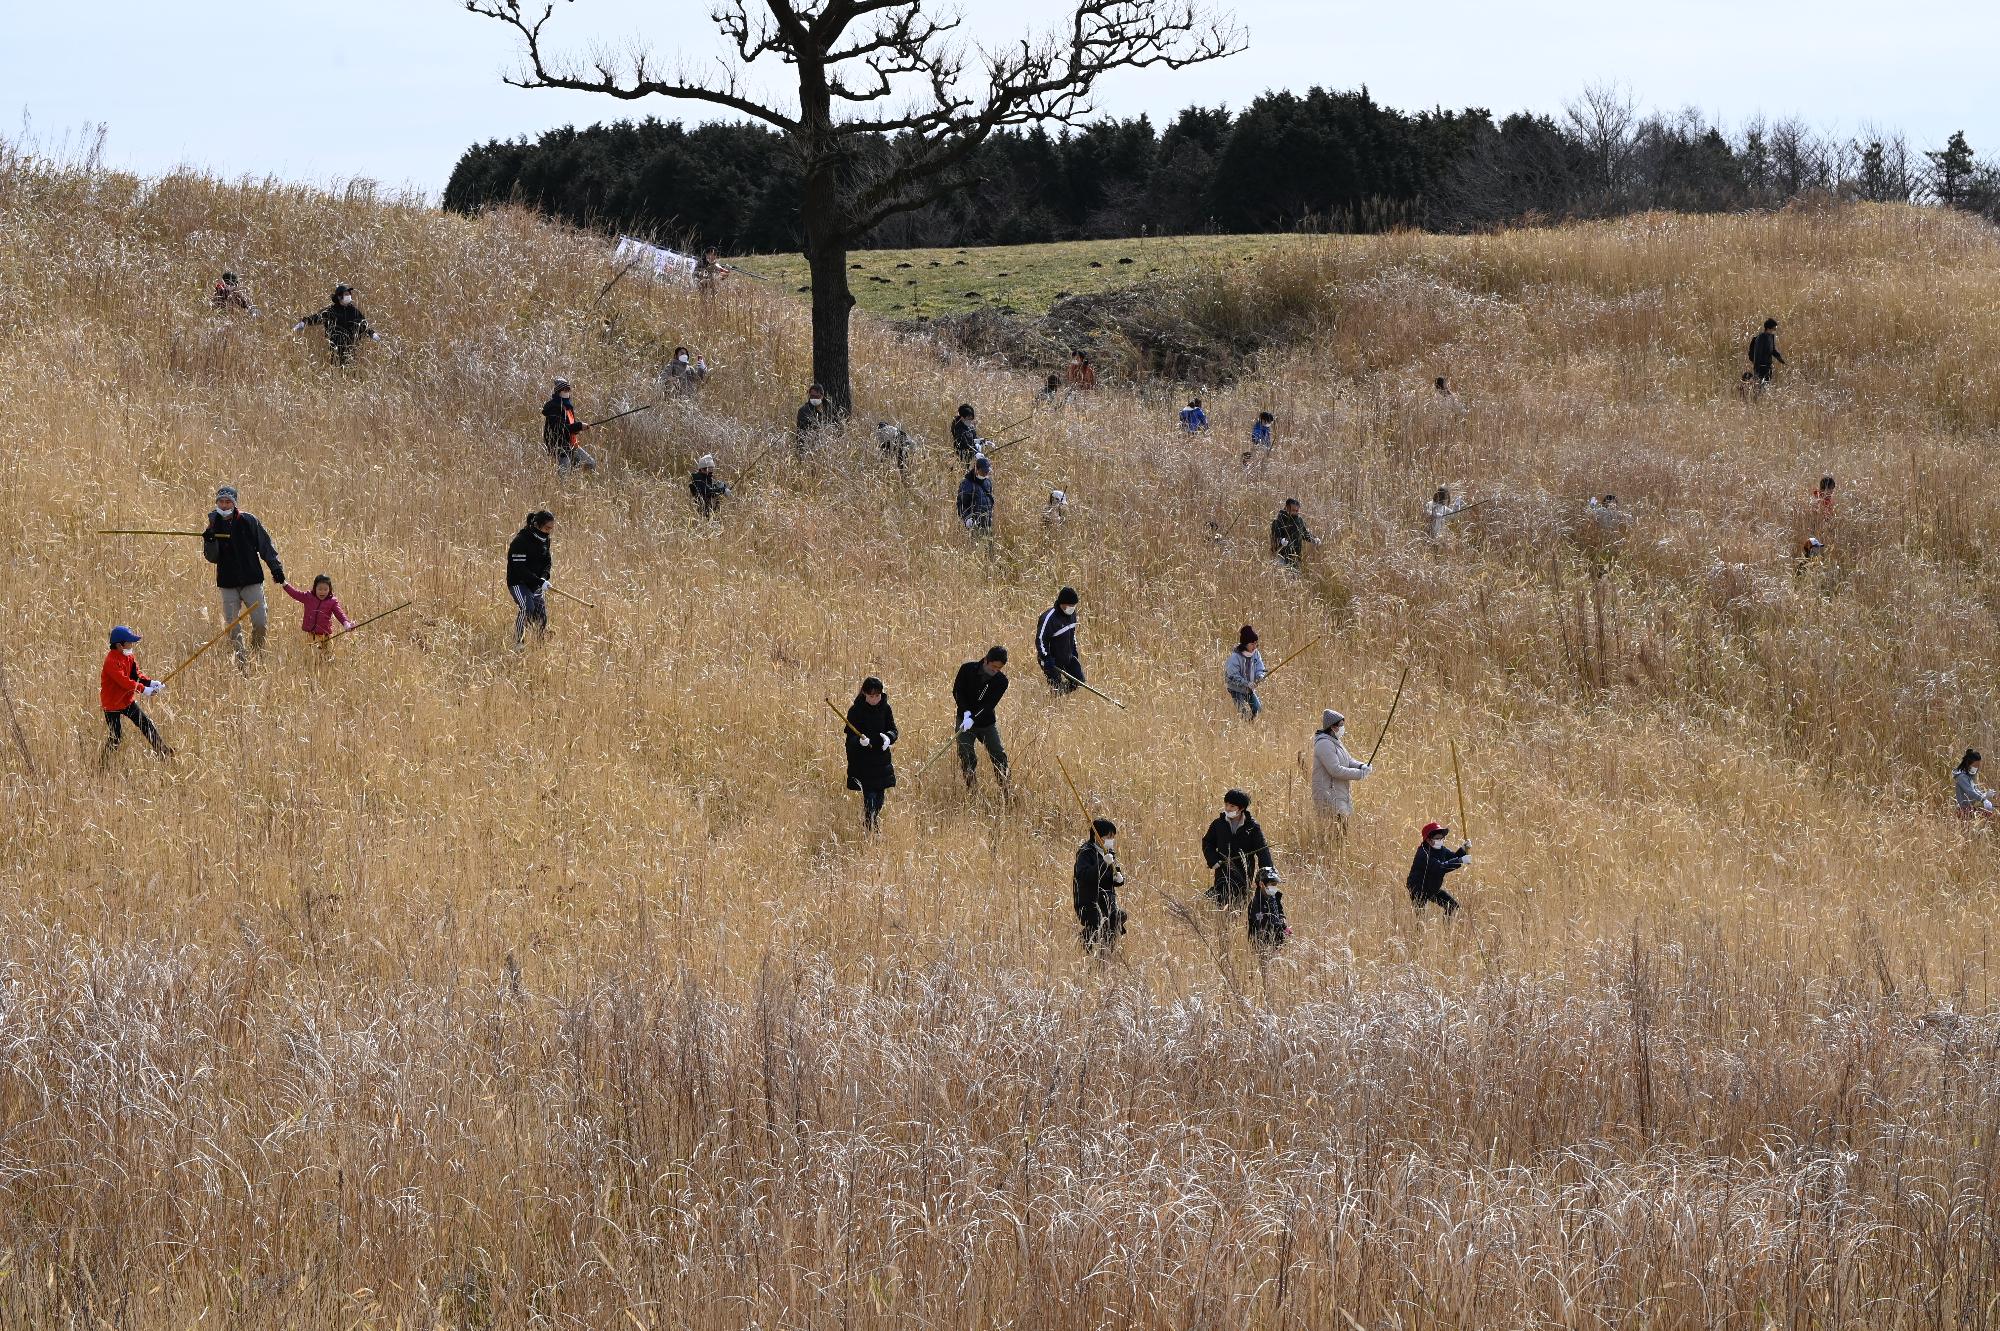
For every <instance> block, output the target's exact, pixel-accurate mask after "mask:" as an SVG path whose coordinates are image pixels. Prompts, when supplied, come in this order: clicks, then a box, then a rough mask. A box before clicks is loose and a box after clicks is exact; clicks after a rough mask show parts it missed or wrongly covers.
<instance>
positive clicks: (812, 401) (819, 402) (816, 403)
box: [806, 397, 826, 407]
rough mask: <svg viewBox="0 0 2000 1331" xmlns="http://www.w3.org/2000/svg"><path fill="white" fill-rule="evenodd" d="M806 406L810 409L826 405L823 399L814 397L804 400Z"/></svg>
mask: <svg viewBox="0 0 2000 1331" xmlns="http://www.w3.org/2000/svg"><path fill="white" fill-rule="evenodd" d="M806 405H807V406H812V407H823V406H825V405H826V403H825V401H824V400H823V399H820V398H816V397H809V398H807V399H806Z"/></svg>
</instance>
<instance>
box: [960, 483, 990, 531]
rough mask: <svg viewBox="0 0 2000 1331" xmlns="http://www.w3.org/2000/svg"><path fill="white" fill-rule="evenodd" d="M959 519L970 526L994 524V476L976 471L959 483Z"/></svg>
mask: <svg viewBox="0 0 2000 1331" xmlns="http://www.w3.org/2000/svg"><path fill="white" fill-rule="evenodd" d="M958 520H959V521H960V522H963V523H964V524H965V525H966V526H968V527H991V526H992V525H993V478H992V477H991V476H981V475H980V474H979V473H978V472H976V471H968V472H967V473H965V479H964V480H962V481H960V482H959V483H958Z"/></svg>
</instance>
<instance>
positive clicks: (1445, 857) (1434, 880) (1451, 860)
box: [1407, 841, 1465, 896]
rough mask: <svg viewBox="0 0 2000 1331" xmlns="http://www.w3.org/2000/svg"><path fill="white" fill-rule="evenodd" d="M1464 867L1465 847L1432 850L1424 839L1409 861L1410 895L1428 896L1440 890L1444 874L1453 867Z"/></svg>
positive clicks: (1453, 868)
mask: <svg viewBox="0 0 2000 1331" xmlns="http://www.w3.org/2000/svg"><path fill="white" fill-rule="evenodd" d="M1464 867H1465V848H1464V847H1462V846H1461V847H1460V848H1459V849H1457V850H1432V849H1431V843H1430V842H1428V841H1426V842H1424V844H1423V845H1421V846H1418V847H1417V857H1416V858H1415V859H1413V860H1411V861H1410V876H1409V879H1408V880H1407V886H1408V887H1409V889H1410V895H1412V896H1428V895H1429V894H1431V893H1433V892H1437V891H1441V890H1442V889H1443V887H1444V876H1445V875H1446V874H1448V873H1450V872H1452V871H1453V870H1455V869H1463V868H1464Z"/></svg>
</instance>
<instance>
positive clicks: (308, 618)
mask: <svg viewBox="0 0 2000 1331" xmlns="http://www.w3.org/2000/svg"><path fill="white" fill-rule="evenodd" d="M278 585H279V586H280V587H282V588H284V591H285V595H287V596H289V597H291V598H292V599H293V600H294V601H297V602H298V603H299V604H300V605H302V606H304V607H305V622H304V623H303V624H301V625H300V626H299V627H300V628H301V629H303V630H304V631H305V635H306V636H307V637H308V638H310V639H312V641H313V645H314V646H316V647H319V648H322V649H324V648H325V647H326V644H327V642H328V640H329V639H331V638H332V637H333V626H334V625H335V624H339V625H340V627H341V628H343V629H351V628H353V627H354V621H353V620H351V619H349V618H348V617H347V611H346V610H345V609H344V608H343V607H342V606H341V604H340V599H339V598H338V597H336V596H335V595H334V594H333V579H332V578H329V577H328V576H327V575H326V574H324V573H322V574H320V575H318V576H317V577H315V578H314V579H313V580H312V590H311V591H309V592H302V591H300V590H299V589H298V588H297V587H294V586H292V584H291V583H289V582H280V583H279V584H278Z"/></svg>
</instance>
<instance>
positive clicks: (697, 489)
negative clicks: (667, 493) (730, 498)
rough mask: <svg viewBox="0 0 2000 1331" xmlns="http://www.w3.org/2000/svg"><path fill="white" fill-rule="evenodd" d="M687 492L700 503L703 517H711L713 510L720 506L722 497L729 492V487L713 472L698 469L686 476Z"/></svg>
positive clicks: (713, 513)
mask: <svg viewBox="0 0 2000 1331" xmlns="http://www.w3.org/2000/svg"><path fill="white" fill-rule="evenodd" d="M688 493H689V494H691V495H693V496H694V502H695V503H697V504H699V505H701V514H702V516H703V517H713V516H714V515H715V510H716V509H718V508H721V507H722V498H723V496H724V495H726V494H728V493H729V487H728V486H727V485H725V484H723V483H722V482H721V481H718V480H716V479H715V473H714V472H708V471H698V472H695V473H694V474H693V475H692V476H690V477H688Z"/></svg>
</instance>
